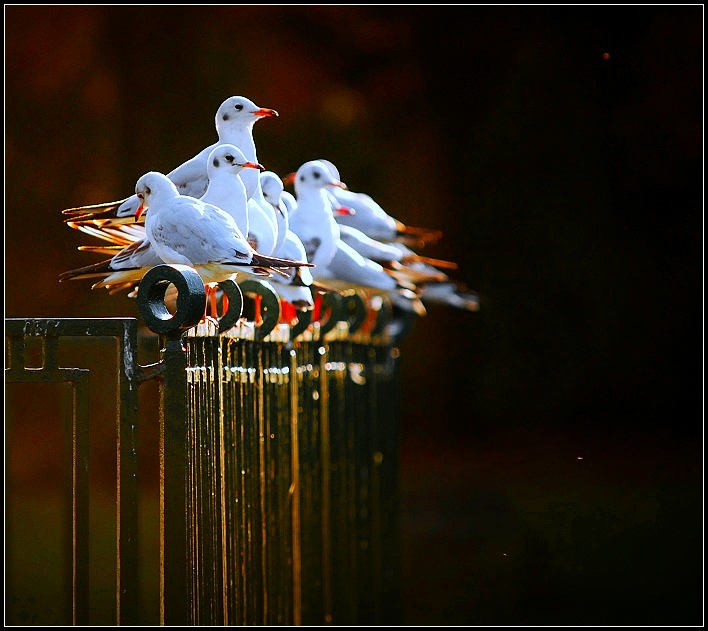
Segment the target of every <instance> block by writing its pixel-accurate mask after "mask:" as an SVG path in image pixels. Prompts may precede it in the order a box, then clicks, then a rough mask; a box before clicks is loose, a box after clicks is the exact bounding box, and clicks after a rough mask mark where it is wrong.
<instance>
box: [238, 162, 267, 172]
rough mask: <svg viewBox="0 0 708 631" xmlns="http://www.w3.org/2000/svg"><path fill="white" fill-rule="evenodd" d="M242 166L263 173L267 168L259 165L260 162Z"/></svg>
mask: <svg viewBox="0 0 708 631" xmlns="http://www.w3.org/2000/svg"><path fill="white" fill-rule="evenodd" d="M241 166H242V167H243V168H244V169H260V170H261V171H265V167H264V166H261V165H260V164H258V162H244V163H243V164H242V165H241Z"/></svg>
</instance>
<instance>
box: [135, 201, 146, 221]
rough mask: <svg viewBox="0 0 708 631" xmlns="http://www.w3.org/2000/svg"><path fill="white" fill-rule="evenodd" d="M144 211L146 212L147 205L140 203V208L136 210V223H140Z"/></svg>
mask: <svg viewBox="0 0 708 631" xmlns="http://www.w3.org/2000/svg"><path fill="white" fill-rule="evenodd" d="M144 212H145V206H143V205H142V204H140V206H138V210H137V211H135V223H138V219H140V217H141V216H142V214H143V213H144Z"/></svg>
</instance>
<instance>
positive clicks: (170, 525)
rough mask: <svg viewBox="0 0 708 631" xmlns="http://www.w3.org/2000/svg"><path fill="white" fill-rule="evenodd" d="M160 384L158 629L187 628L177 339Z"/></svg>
mask: <svg viewBox="0 0 708 631" xmlns="http://www.w3.org/2000/svg"><path fill="white" fill-rule="evenodd" d="M161 359H162V361H163V362H164V364H165V371H164V373H163V376H162V379H161V380H160V398H161V406H160V439H161V440H160V443H161V444H160V624H162V625H170V626H171V625H185V624H189V622H190V608H189V598H188V590H187V550H186V548H187V512H186V490H185V489H186V484H187V464H188V462H187V405H186V402H187V380H186V367H187V363H186V355H185V350H184V348H183V346H182V342H181V341H180V339H178V338H177V339H175V338H166V339H165V340H164V343H163V349H162V358H161Z"/></svg>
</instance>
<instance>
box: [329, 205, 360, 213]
mask: <svg viewBox="0 0 708 631" xmlns="http://www.w3.org/2000/svg"><path fill="white" fill-rule="evenodd" d="M334 214H335V215H356V211H355V210H354V209H353V208H347V207H346V206H340V207H339V208H335V209H334Z"/></svg>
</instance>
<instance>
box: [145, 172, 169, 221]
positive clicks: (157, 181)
mask: <svg viewBox="0 0 708 631" xmlns="http://www.w3.org/2000/svg"><path fill="white" fill-rule="evenodd" d="M164 192H169V193H171V194H172V195H175V196H176V195H179V191H178V190H177V187H176V186H175V185H174V183H173V182H172V180H170V178H168V177H167V176H166V175H165V174H164V173H160V172H158V171H150V172H149V173H146V174H145V175H143V176H141V177H140V179H139V180H138V181H137V182H136V184H135V194H136V195H137V196H138V199H139V200H140V206H139V207H138V210H137V211H136V213H135V221H136V222H137V221H139V220H140V217H141V216H142V214H143V213H144V212H145V211H147V209H148V208H149V207H150V204H151V203H152V202H153V200H154V199H155V196H156V195H160V194H162V193H164Z"/></svg>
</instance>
